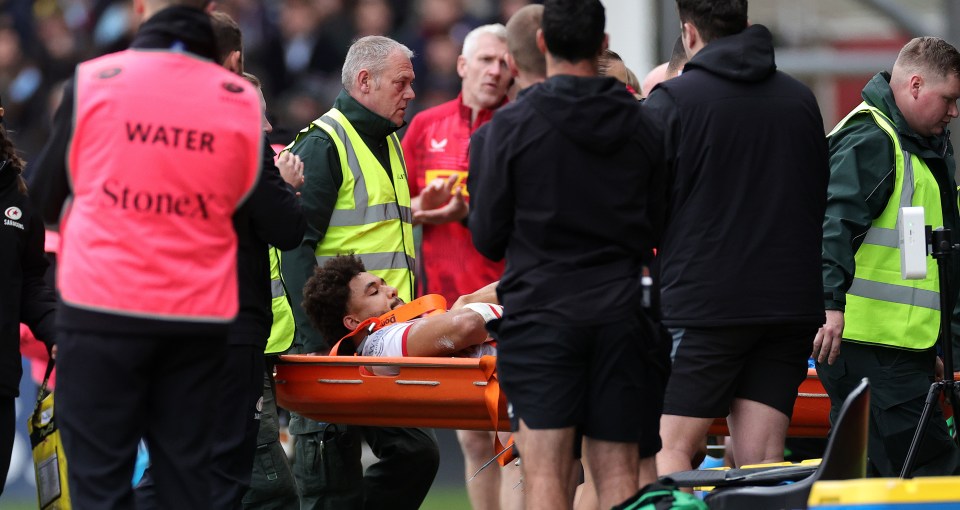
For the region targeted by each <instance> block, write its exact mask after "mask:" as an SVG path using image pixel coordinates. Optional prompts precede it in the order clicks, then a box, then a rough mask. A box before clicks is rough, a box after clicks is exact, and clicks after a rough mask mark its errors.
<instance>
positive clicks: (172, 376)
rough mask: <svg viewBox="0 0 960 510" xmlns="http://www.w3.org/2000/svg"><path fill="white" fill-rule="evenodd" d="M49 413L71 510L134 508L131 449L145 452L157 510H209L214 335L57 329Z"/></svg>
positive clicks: (220, 345) (219, 353)
mask: <svg viewBox="0 0 960 510" xmlns="http://www.w3.org/2000/svg"><path fill="white" fill-rule="evenodd" d="M57 344H58V347H57V349H58V353H57V372H58V374H57V378H58V381H57V398H56V403H55V405H56V416H57V419H58V424H59V427H60V432H61V437H62V440H63V446H64V450H65V453H66V456H67V459H68V476H69V483H70V498H71V503H72V505H73V508H74V509H77V510H84V509H88V508H89V509H97V510H101V509H103V510H106V509H129V508H133V507H134V498H133V490H132V488H131V483H130V481H131V479H132V478H133V469H134V463H135V461H136V456H137V443H138V442H139V441H140V438H145V439H146V440H147V444H148V445H149V448H150V460H151V465H152V473H153V475H152V476H153V479H154V481H155V483H156V491H157V500H158V504H159V505H160V507H161V508H178V509H181V508H182V509H204V510H206V509H209V508H210V507H211V502H210V487H211V480H212V471H211V468H210V466H211V462H210V460H211V444H212V438H213V435H214V434H215V433H216V431H215V430H214V427H213V424H214V420H213V416H214V413H215V411H216V406H214V405H213V402H214V401H215V398H216V390H217V388H218V387H219V386H218V382H217V375H218V374H219V373H220V367H221V365H222V363H223V356H224V348H225V346H226V331H224V334H223V335H211V336H197V335H189V334H181V335H176V336H158V335H149V334H143V335H116V334H112V333H89V332H77V331H63V332H62V334H61V335H60V337H59V338H58V342H57Z"/></svg>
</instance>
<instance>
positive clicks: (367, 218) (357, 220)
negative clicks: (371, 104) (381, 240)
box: [320, 115, 413, 227]
mask: <svg viewBox="0 0 960 510" xmlns="http://www.w3.org/2000/svg"><path fill="white" fill-rule="evenodd" d="M320 121H321V122H323V123H324V124H326V125H328V126H330V127H331V128H332V129H333V131H334V132H335V133H336V134H337V138H339V139H340V143H342V144H343V148H344V152H345V153H346V155H347V166H349V167H350V173H351V174H353V204H354V205H353V206H354V209H334V210H333V213H332V214H331V215H330V226H331V227H358V226H360V225H368V224H370V223H377V222H380V221H387V220H397V219H399V220H401V221H404V222H406V223H413V213H412V212H411V211H410V208H409V207H405V206H401V205H397V204H395V203H390V204H377V205H369V203H370V196H369V195H368V194H367V185H366V181H365V180H364V178H363V170H361V169H360V159H359V158H357V152H356V150H355V149H354V148H353V143H352V142H351V141H350V137H349V136H347V131H346V130H345V129H343V126H342V125H340V123H339V122H337V120H336V119H334V118H333V117H331V116H329V115H324V116H323V117H320ZM388 138H389V139H390V141H391V142H392V143H393V144H394V148H396V149H397V151H398V152H397V154H400V152H399V146H398V145H397V141H396V139H395V135H392V134H391V135H390V136H388ZM400 162H401V165H402V164H403V159H401V160H400ZM403 171H404V174H406V171H407V170H406V168H404V169H403Z"/></svg>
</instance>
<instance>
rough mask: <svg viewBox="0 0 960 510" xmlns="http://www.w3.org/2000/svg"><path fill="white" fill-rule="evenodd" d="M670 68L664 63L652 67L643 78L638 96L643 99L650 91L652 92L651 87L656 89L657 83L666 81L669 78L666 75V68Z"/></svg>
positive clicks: (668, 64) (667, 63)
mask: <svg viewBox="0 0 960 510" xmlns="http://www.w3.org/2000/svg"><path fill="white" fill-rule="evenodd" d="M669 67H670V63H669V62H664V63H662V64H660V65H658V66H657V67H654V68H653V69H651V70H650V72H649V73H647V75H646V76H644V77H643V84H642V85H641V86H640V88H641V89H642V90H641V91H640V94H641V95H642V96H643V97H647V96H648V95H650V91H651V90H653V87H656V86H657V84H658V83H660V82H663V81H667V80H669V79H670V78H672V77H671V76H669V75H668V68H669Z"/></svg>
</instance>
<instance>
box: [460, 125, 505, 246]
mask: <svg viewBox="0 0 960 510" xmlns="http://www.w3.org/2000/svg"><path fill="white" fill-rule="evenodd" d="M484 128H485V129H484V132H483V133H482V134H481V135H480V136H479V137H477V136H474V137H472V138H471V139H470V174H469V177H468V182H467V188H468V190H469V192H470V197H471V199H470V209H471V211H470V221H469V228H470V233H471V234H472V236H473V246H474V247H475V248H476V249H477V251H478V252H480V254H481V255H483V256H484V257H487V258H488V259H490V260H493V261H498V260H501V259H503V257H504V255H506V251H507V245H508V244H509V243H510V237H511V236H512V235H513V223H514V221H513V219H514V218H513V216H514V209H515V204H514V202H515V199H514V196H513V187H512V179H511V177H510V170H509V165H508V161H507V154H506V153H507V152H508V151H509V149H508V148H506V147H505V145H506V143H500V142H501V141H503V140H506V139H507V138H505V137H503V135H502V134H501V133H499V131H498V130H497V129H496V124H494V123H488V124H487V125H486V126H484Z"/></svg>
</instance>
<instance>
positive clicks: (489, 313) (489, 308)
mask: <svg viewBox="0 0 960 510" xmlns="http://www.w3.org/2000/svg"><path fill="white" fill-rule="evenodd" d="M463 307H464V308H469V309H471V310H473V311H474V312H477V313H478V314H480V317H483V322H485V323H486V322H490V321H492V320H494V319H499V318H500V317H503V307H502V306H500V305H495V304H492V303H470V304H468V305H463Z"/></svg>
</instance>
